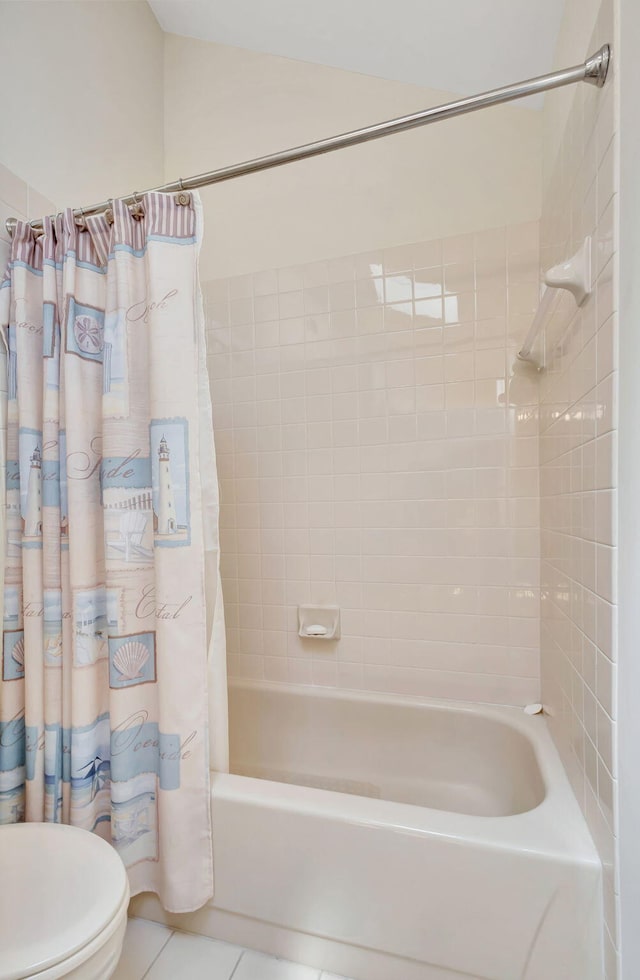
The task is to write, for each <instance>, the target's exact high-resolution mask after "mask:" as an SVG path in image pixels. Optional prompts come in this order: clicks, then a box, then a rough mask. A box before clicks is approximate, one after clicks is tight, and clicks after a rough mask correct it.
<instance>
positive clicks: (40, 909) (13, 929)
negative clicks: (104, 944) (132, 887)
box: [0, 823, 129, 980]
mask: <svg viewBox="0 0 640 980" xmlns="http://www.w3.org/2000/svg"><path fill="white" fill-rule="evenodd" d="M0 882H1V885H0V951H1V953H0V980H23V978H24V977H30V976H32V975H33V974H34V973H39V972H41V971H43V970H45V969H49V968H51V967H53V966H55V965H56V964H57V963H60V962H62V961H64V960H66V959H68V958H69V957H70V956H72V955H74V953H77V952H78V951H79V950H81V949H82V948H83V947H84V946H87V945H88V944H89V943H90V942H91V941H92V940H93V939H95V938H96V936H98V935H99V934H100V933H101V932H102V931H103V930H104V929H106V928H107V926H108V925H109V923H110V922H111V921H112V920H113V919H114V917H115V916H116V914H117V913H118V911H119V909H120V907H121V905H122V903H123V901H124V900H125V898H126V897H127V896H128V889H129V886H128V881H127V874H126V871H125V868H124V865H123V863H122V861H121V859H120V857H119V856H118V854H117V852H116V851H115V850H114V849H113V848H112V847H111V846H110V845H109V844H107V843H106V842H105V841H104V840H102V839H101V838H100V837H98V836H97V835H96V834H92V833H89V832H88V831H86V830H80V829H79V828H77V827H67V826H63V825H62V824H44V823H28V824H11V825H9V826H2V827H0Z"/></svg>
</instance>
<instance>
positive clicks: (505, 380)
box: [204, 224, 608, 704]
mask: <svg viewBox="0 0 640 980" xmlns="http://www.w3.org/2000/svg"><path fill="white" fill-rule="evenodd" d="M443 260H444V263H445V265H444V266H443V265H442V264H441V263H442V261H443ZM509 262H510V265H509ZM509 268H511V269H512V270H514V269H517V279H514V285H513V286H510V284H509V279H508V274H509V273H508V269H509ZM537 268H538V249H537V237H536V226H535V224H534V225H527V226H526V227H518V228H516V229H505V228H499V229H488V230H487V231H486V232H482V233H480V234H477V235H475V236H474V235H462V236H458V237H456V238H455V239H452V240H444V241H436V242H422V243H417V244H414V245H408V246H400V247H395V248H391V249H387V250H386V251H384V253H383V254H378V253H364V254H362V255H356V256H346V257H344V258H342V259H336V260H332V262H331V263H322V262H320V263H313V264H312V265H309V266H301V267H298V268H296V269H283V270H272V271H270V272H266V273H258V274H255V275H254V276H253V277H252V278H251V277H246V276H239V277H236V278H235V279H233V280H228V281H217V282H211V283H206V284H205V287H204V289H205V294H206V296H207V297H208V298H209V299H210V304H211V305H210V309H209V315H210V324H211V326H212V327H213V326H215V328H216V329H215V330H213V331H212V334H215V335H216V337H217V338H218V341H217V342H216V340H215V339H214V341H213V343H212V345H211V347H210V364H211V376H212V397H213V402H214V419H215V428H216V438H217V448H218V468H219V476H220V483H221V488H222V498H223V507H222V512H221V520H222V523H223V540H224V545H223V546H224V551H225V561H224V562H223V584H224V589H225V602H226V607H227V619H228V625H229V651H230V658H229V669H230V673H231V674H233V675H235V676H245V677H254V678H265V679H268V680H278V681H279V682H287V681H288V682H290V683H308V684H319V685H322V686H340V687H348V688H351V689H363V688H369V689H371V688H373V689H375V690H388V691H395V692H398V691H400V692H402V691H405V692H408V691H410V692H411V693H419V694H422V695H423V696H436V697H450V698H467V699H471V700H478V701H506V702H509V703H515V704H522V703H525V702H527V701H532V700H536V699H537V697H539V691H538V668H537V645H538V636H539V626H538V618H537V605H538V601H539V580H538V566H537V561H538V554H539V546H538V479H537V463H538V450H537V433H538V429H537V412H538V405H537V399H538V392H537V387H536V385H535V384H534V383H531V384H529V385H526V384H523V385H510V384H509V381H510V375H511V364H512V363H513V355H514V351H513V350H511V349H508V348H507V335H508V330H507V326H508V324H509V323H510V319H509V318H507V316H506V304H507V295H508V292H509V296H510V303H511V305H512V306H514V307H515V308H516V309H517V310H530V309H531V307H532V305H533V299H532V297H533V296H534V294H535V283H536V281H537ZM514 275H515V273H514ZM479 283H480V284H481V286H478V285H477V284H479ZM274 285H275V286H276V289H275V290H274ZM476 289H478V292H476ZM480 290H481V291H482V301H481V304H480V305H481V312H482V314H483V315H484V317H485V318H484V319H481V320H476V299H477V298H478V297H479V296H480ZM443 291H445V292H446V302H447V310H446V313H447V318H448V320H449V321H450V323H449V324H448V325H447V326H446V328H445V336H443V328H442V326H441V320H442V312H443V308H442V302H441V299H442V294H443ZM226 297H230V302H229V303H228V304H227V303H226ZM327 310H329V311H331V312H326V311H327ZM514 316H515V319H517V318H518V316H519V317H520V319H521V320H526V317H525V316H524V314H522V313H518V314H517V315H514ZM274 317H278V318H279V319H272V318H274ZM529 318H530V315H529ZM254 320H255V337H256V344H257V345H258V344H259V341H258V335H259V332H260V331H262V330H263V329H264V328H265V327H266V328H267V329H268V330H269V331H271V327H272V326H273V332H272V333H273V335H272V336H271V333H270V335H269V338H268V342H269V344H270V345H272V346H271V348H270V349H272V350H273V355H272V356H270V358H269V360H263V359H262V356H261V355H260V348H258V350H256V351H255V353H254V351H253V348H252V344H251V337H252V334H251V333H250V331H252V330H253V329H254V327H253V321H254ZM245 321H250V322H248V323H247V322H245ZM527 325H528V321H527V323H526V324H525V323H521V322H520V320H518V324H517V326H518V329H520V328H521V332H524V330H525V329H526V326H527ZM512 330H513V333H514V335H515V334H516V333H517V331H516V327H515V326H514V327H513V328H512ZM262 336H263V338H264V337H265V336H266V335H265V334H263V335H262ZM517 339H518V340H519V339H520V337H519V335H518V337H517ZM264 342H265V343H266V342H267V340H264ZM230 351H231V353H229V352H230ZM259 355H260V356H259ZM607 397H608V395H607V391H606V390H605V389H604V388H603V391H602V398H603V399H605V398H607ZM512 414H513V417H514V418H516V417H517V419H518V421H517V423H514V424H510V423H509V421H508V420H509V418H510V417H511V415H512ZM607 432H608V430H607V429H606V428H605V427H604V426H603V431H602V437H603V438H604V437H605V436H606V435H607ZM605 448H606V447H605V443H603V449H602V453H601V472H602V473H603V474H604V473H606V467H607V460H608V457H607V455H606V454H605ZM595 465H596V464H595V454H594V474H595ZM603 479H604V477H603ZM602 510H603V508H602V506H601V508H600V511H601V513H600V523H601V525H603V532H602V533H603V534H605V533H607V532H606V527H605V525H606V520H605V517H604V514H603V513H602ZM593 524H594V528H595V510H594V517H593ZM594 535H595V530H594ZM603 544H604V542H603ZM601 564H602V563H601ZM595 568H596V563H595V559H594V576H595V574H596V572H595ZM443 583H448V584H443ZM479 591H482V599H481V600H480V599H479ZM302 601H314V602H323V601H325V602H338V603H339V604H340V605H341V606H342V617H343V619H342V628H343V637H342V639H341V640H340V641H339V642H338V643H337V644H336V645H335V646H331V647H327V646H326V645H322V647H320V646H319V645H318V647H317V649H316V648H315V647H314V646H313V645H312V644H310V643H309V642H308V641H305V642H302V641H300V640H299V638H298V636H297V617H296V604H297V603H298V602H302ZM480 612H481V613H482V615H479V613H480Z"/></svg>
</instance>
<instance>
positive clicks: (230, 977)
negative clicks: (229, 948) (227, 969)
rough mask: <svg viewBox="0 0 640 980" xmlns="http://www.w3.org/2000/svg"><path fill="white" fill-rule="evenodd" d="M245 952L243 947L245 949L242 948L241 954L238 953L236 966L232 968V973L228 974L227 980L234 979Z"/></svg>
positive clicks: (245, 949)
mask: <svg viewBox="0 0 640 980" xmlns="http://www.w3.org/2000/svg"><path fill="white" fill-rule="evenodd" d="M246 952H247V948H246V946H245V947H244V948H243V950H242V952H241V953H240V956H239V957H238V962H237V963H236V965H235V966H234V968H233V970H232V971H231V973H230V974H229V980H233V978H234V977H235V975H236V970H237V969H238V967H239V966H240V961H241V960H242V957H243V956H244V954H245V953H246Z"/></svg>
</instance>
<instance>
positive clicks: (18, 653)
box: [11, 638, 24, 670]
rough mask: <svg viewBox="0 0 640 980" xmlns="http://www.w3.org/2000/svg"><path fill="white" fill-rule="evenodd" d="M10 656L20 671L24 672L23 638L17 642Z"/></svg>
mask: <svg viewBox="0 0 640 980" xmlns="http://www.w3.org/2000/svg"><path fill="white" fill-rule="evenodd" d="M11 656H12V657H13V659H14V660H15V662H16V663H17V665H18V668H19V669H20V670H24V638H23V639H21V640H18V642H17V643H16V644H15V646H14V648H13V650H12V651H11Z"/></svg>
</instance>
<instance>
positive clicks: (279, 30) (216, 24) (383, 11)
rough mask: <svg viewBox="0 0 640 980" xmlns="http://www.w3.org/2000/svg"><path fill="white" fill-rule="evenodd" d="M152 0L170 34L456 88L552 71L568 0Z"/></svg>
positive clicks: (463, 90)
mask: <svg viewBox="0 0 640 980" xmlns="http://www.w3.org/2000/svg"><path fill="white" fill-rule="evenodd" d="M149 3H150V5H151V8H152V9H153V11H154V13H155V15H156V18H157V20H158V22H159V23H160V26H161V27H162V28H163V30H165V31H168V32H170V33H173V34H182V35H185V36H187V37H194V38H200V39H201V40H203V41H216V42H218V43H219V44H230V45H234V46H236V47H241V48H248V49H249V50H252V51H261V52H264V53H266V54H274V55H281V56H283V57H286V58H296V59H298V60H300V61H311V62H315V63H317V64H322V65H329V66H331V67H334V68H343V69H346V70H347V71H356V72H362V73H364V74H367V75H377V76H378V77H381V78H389V79H394V80H396V81H400V82H409V83H412V84H414V85H422V86H426V87H428V88H435V89H442V90H445V91H449V92H454V93H456V94H460V95H471V94H474V93H476V92H480V91H484V90H485V89H489V88H494V87H496V86H499V85H506V84H509V83H511V82H517V81H521V80H523V79H525V78H529V77H531V76H534V75H542V74H544V73H545V72H548V71H551V70H552V63H553V52H554V48H555V44H556V39H557V36H558V31H559V28H560V21H561V19H562V12H563V7H564V0H535V2H534V0H393V2H387V3H381V2H379V0H378V2H376V0H314V2H310V0H149ZM528 101H529V102H531V100H528ZM535 104H536V105H538V106H540V105H541V104H542V103H541V101H538V102H537V103H535Z"/></svg>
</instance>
